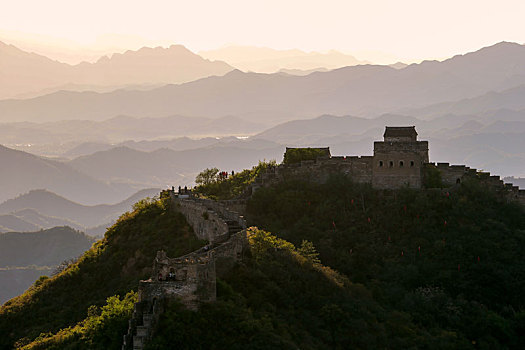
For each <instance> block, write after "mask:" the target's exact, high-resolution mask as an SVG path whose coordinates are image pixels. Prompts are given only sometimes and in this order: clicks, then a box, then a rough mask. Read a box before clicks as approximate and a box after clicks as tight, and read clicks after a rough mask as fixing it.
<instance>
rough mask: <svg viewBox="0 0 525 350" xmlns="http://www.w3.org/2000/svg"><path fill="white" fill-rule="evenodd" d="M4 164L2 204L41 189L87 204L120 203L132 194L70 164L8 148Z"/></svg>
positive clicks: (1, 158) (1, 156)
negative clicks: (88, 174)
mask: <svg viewBox="0 0 525 350" xmlns="http://www.w3.org/2000/svg"><path fill="white" fill-rule="evenodd" d="M0 163H1V164H2V171H1V172H0V201H5V200H7V199H9V198H12V197H15V196H17V195H19V194H21V193H25V192H27V191H28V190H30V189H38V188H46V189H49V190H50V191H53V192H56V193H58V194H60V195H65V196H68V197H69V198H71V199H73V200H75V201H78V202H81V203H87V204H89V203H93V204H94V203H104V202H106V203H107V202H116V201H118V200H122V198H125V197H126V196H127V195H128V194H126V191H130V192H131V191H132V190H131V189H130V188H128V189H127V190H126V189H125V187H122V186H120V187H118V188H117V187H115V186H112V185H109V184H107V183H104V182H102V181H100V180H96V179H94V178H92V177H90V176H87V175H85V174H82V173H80V172H79V171H77V170H75V169H73V168H71V167H70V166H69V165H67V164H63V163H61V162H58V161H54V160H50V159H45V158H41V157H37V156H34V155H32V154H29V153H26V152H22V151H16V150H12V149H9V148H7V147H4V146H0Z"/></svg>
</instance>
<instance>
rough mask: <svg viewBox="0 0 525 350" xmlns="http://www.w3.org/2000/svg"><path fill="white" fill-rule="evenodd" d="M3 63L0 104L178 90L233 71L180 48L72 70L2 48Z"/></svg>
mask: <svg viewBox="0 0 525 350" xmlns="http://www.w3.org/2000/svg"><path fill="white" fill-rule="evenodd" d="M0 61H1V62H2V65H1V66H0V80H1V81H2V84H1V86H0V99H5V98H15V97H30V96H32V95H33V96H34V95H38V94H42V93H43V92H48V93H49V92H53V91H58V90H66V89H68V90H80V91H82V90H92V91H107V90H108V87H110V88H111V89H113V90H115V89H117V88H123V87H131V88H137V87H138V88H139V89H140V87H141V86H148V87H151V86H152V85H153V86H154V85H155V84H178V83H184V82H188V81H193V80H196V79H199V78H204V77H207V76H211V75H223V74H225V73H227V72H229V71H231V70H232V69H233V67H231V66H230V65H228V64H227V63H225V62H220V61H209V60H206V59H203V58H202V57H200V56H199V55H196V54H194V53H192V52H191V51H189V50H188V49H186V48H185V47H184V46H181V45H173V46H170V47H169V48H161V47H157V48H148V47H145V48H142V49H140V50H137V51H127V52H125V53H123V54H113V55H112V56H111V57H102V58H100V59H99V60H98V61H97V62H95V63H86V62H83V63H80V64H77V65H68V64H65V63H60V62H57V61H53V60H51V59H49V58H47V57H44V56H41V55H37V54H35V53H29V52H25V51H22V50H20V49H18V48H16V47H15V46H13V45H7V44H4V43H2V42H0ZM42 91H43V92H42Z"/></svg>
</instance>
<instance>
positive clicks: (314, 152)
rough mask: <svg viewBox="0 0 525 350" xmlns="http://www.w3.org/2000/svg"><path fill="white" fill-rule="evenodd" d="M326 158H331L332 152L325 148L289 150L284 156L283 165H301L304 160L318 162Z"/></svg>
mask: <svg viewBox="0 0 525 350" xmlns="http://www.w3.org/2000/svg"><path fill="white" fill-rule="evenodd" d="M326 156H330V152H329V151H328V149H325V148H310V147H308V148H288V149H286V153H285V154H284V159H283V163H284V164H293V163H300V162H301V161H303V160H316V159H317V158H319V157H326Z"/></svg>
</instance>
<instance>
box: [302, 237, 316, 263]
mask: <svg viewBox="0 0 525 350" xmlns="http://www.w3.org/2000/svg"><path fill="white" fill-rule="evenodd" d="M297 252H298V253H299V254H301V255H302V256H304V257H305V258H306V259H308V260H310V261H311V262H312V263H313V264H320V263H321V260H319V253H318V252H317V250H315V247H314V244H313V243H312V242H310V241H307V240H304V239H303V242H302V243H301V247H300V248H299V249H297Z"/></svg>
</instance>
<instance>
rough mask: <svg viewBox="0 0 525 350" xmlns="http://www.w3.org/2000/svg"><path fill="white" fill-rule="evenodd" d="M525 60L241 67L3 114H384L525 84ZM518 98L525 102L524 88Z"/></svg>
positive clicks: (518, 50)
mask: <svg viewBox="0 0 525 350" xmlns="http://www.w3.org/2000/svg"><path fill="white" fill-rule="evenodd" d="M524 61H525V46H523V45H518V44H513V43H505V42H504V43H499V44H496V45H493V46H491V47H487V48H483V49H481V50H478V51H476V52H473V53H469V54H466V55H461V56H455V57H453V58H451V59H448V60H445V61H443V62H438V61H432V62H430V61H426V62H423V63H421V64H412V65H410V66H408V67H406V68H404V69H394V68H391V67H387V66H371V65H363V66H354V67H345V68H340V69H336V70H332V71H329V72H315V73H312V74H309V75H307V76H290V75H286V74H282V73H277V74H258V73H243V72H241V71H238V70H234V71H232V72H230V73H228V74H226V75H224V76H221V77H210V78H205V79H200V80H197V81H193V82H190V83H186V84H181V85H168V86H165V87H162V88H158V89H154V90H151V91H115V92H112V93H104V94H97V93H75V92H57V93H55V94H51V95H46V96H42V97H38V98H35V99H30V100H23V101H11V100H8V101H1V102H0V112H1V115H2V116H3V118H4V120H13V119H18V120H21V119H22V120H24V119H26V120H40V121H45V120H50V119H92V118H93V119H95V118H96V119H103V118H109V117H112V116H114V115H120V114H125V115H135V116H162V115H169V114H173V113H174V112H176V113H179V114H181V115H187V116H197V115H205V116H207V117H222V116H225V115H234V116H238V117H241V118H243V119H247V120H252V121H254V120H256V121H265V122H268V123H269V122H276V121H284V120H293V119H299V118H305V117H315V116H318V115H321V114H324V113H328V114H335V115H345V114H351V115H361V116H367V115H379V114H382V113H388V112H392V111H396V110H400V109H402V108H407V107H410V108H417V107H423V106H427V105H430V104H435V103H440V102H443V101H454V100H460V99H464V98H473V97H476V96H480V95H482V94H486V93H487V92H489V91H503V90H506V89H511V88H513V87H516V86H519V85H524V84H525V65H523V62H524ZM515 98H519V99H521V100H523V96H521V95H519V94H518V95H516V97H515Z"/></svg>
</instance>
